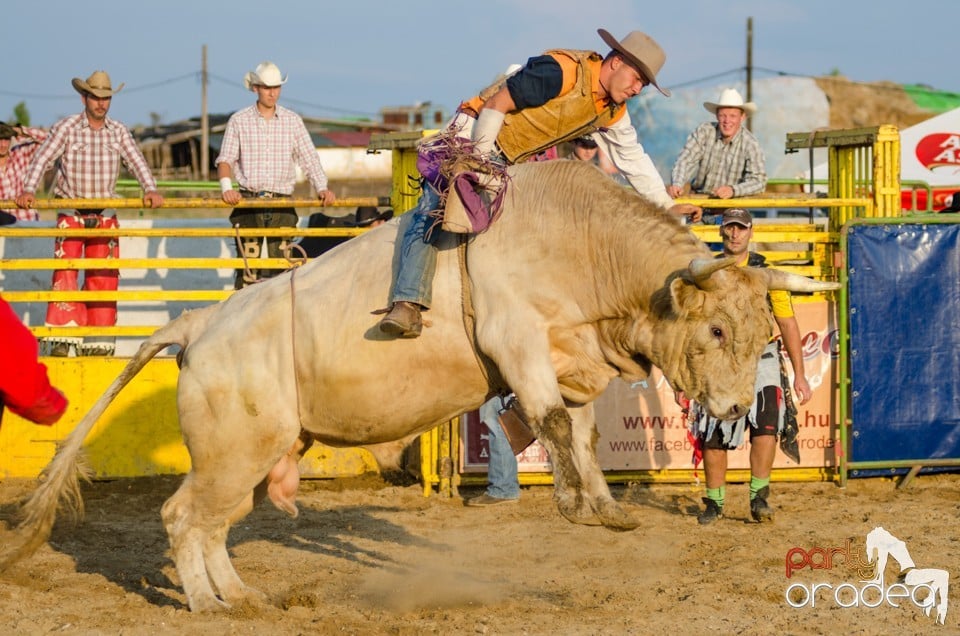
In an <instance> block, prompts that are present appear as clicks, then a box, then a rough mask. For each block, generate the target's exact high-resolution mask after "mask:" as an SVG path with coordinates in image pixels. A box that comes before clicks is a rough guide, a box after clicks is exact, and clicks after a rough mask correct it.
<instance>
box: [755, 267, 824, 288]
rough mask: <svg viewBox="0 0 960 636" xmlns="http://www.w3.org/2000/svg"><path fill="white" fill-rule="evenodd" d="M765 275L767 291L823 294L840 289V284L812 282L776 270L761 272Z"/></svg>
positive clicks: (799, 276) (797, 275) (803, 277)
mask: <svg viewBox="0 0 960 636" xmlns="http://www.w3.org/2000/svg"><path fill="white" fill-rule="evenodd" d="M761 271H762V272H763V273H764V274H766V275H767V289H771V290H772V289H781V290H784V291H791V292H823V291H834V290H836V289H840V283H828V282H824V281H819V280H813V279H812V278H807V277H806V276H801V275H799V274H791V273H790V272H784V271H780V270H777V269H763V270H761Z"/></svg>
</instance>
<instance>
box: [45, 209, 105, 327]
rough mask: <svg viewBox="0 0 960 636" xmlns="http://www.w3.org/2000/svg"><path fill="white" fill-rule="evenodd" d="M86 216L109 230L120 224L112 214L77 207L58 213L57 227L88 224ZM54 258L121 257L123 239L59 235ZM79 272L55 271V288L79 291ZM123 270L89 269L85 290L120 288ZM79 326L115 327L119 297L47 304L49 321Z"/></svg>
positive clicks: (101, 227)
mask: <svg viewBox="0 0 960 636" xmlns="http://www.w3.org/2000/svg"><path fill="white" fill-rule="evenodd" d="M83 217H87V218H89V219H90V220H91V222H92V224H93V225H95V226H96V227H92V228H91V229H102V230H109V229H113V228H115V227H118V224H117V218H116V217H115V216H112V215H100V214H93V213H91V212H89V211H84V210H77V212H76V213H75V214H67V213H61V214H59V215H57V227H58V228H67V229H75V228H82V227H87V226H85V225H84V222H83ZM53 257H54V258H120V243H119V240H118V239H117V237H115V236H111V237H106V236H100V237H96V238H94V237H90V238H86V237H82V236H79V237H78V236H74V237H71V238H64V237H59V238H57V239H56V240H55V241H54V243H53ZM78 277H79V273H78V270H75V269H58V270H54V272H53V285H52V286H53V289H54V290H55V291H77V282H78ZM119 279H120V272H119V271H118V270H115V269H88V270H86V273H85V274H84V277H83V289H84V291H116V290H117V286H118V285H119V283H120V280H119ZM71 322H72V323H73V324H75V325H77V326H78V327H112V326H113V325H115V324H117V303H116V301H96V302H94V301H90V302H85V303H83V302H76V301H61V302H55V303H50V304H49V305H47V325H50V326H54V327H59V326H62V325H68V324H70V323H71Z"/></svg>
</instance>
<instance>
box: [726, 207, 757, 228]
mask: <svg viewBox="0 0 960 636" xmlns="http://www.w3.org/2000/svg"><path fill="white" fill-rule="evenodd" d="M731 223H736V224H737V225H742V226H743V227H753V217H752V216H750V213H749V212H747V211H746V210H744V209H742V208H730V209H729V210H725V211H724V213H723V220H721V221H720V226H721V227H722V226H724V225H730V224H731Z"/></svg>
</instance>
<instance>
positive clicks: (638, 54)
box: [597, 29, 670, 97]
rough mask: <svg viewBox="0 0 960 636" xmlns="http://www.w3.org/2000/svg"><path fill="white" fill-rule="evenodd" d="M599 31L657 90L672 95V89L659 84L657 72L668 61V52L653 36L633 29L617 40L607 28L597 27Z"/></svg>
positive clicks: (609, 44)
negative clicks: (665, 51) (621, 39)
mask: <svg viewBox="0 0 960 636" xmlns="http://www.w3.org/2000/svg"><path fill="white" fill-rule="evenodd" d="M597 33H599V34H600V37H601V38H602V39H603V41H604V42H606V43H607V46H609V47H610V48H611V49H613V50H614V51H616V52H617V53H619V54H620V55H622V56H623V57H624V59H626V60H627V61H628V62H630V63H631V64H633V65H634V66H635V67H637V68H638V69H640V72H641V73H643V75H644V76H645V77H646V79H647V80H649V81H650V83H651V84H653V85H654V86H656V87H657V90H658V91H660V92H661V93H663V94H664V96H666V97H670V91H669V90H667V89H666V88H661V87H660V85H659V84H657V73H659V72H660V69H661V68H663V63H664V62H666V61H667V54H666V53H664V52H663V49H662V48H660V45H659V44H657V43H656V41H654V39H653V38H652V37H650V36H649V35H647V34H646V33H643V32H641V31H631V32H630V33H628V34H627V37H625V38H623V41H617V39H616V38H615V37H613V36H612V35H610V32H609V31H607V30H606V29H597Z"/></svg>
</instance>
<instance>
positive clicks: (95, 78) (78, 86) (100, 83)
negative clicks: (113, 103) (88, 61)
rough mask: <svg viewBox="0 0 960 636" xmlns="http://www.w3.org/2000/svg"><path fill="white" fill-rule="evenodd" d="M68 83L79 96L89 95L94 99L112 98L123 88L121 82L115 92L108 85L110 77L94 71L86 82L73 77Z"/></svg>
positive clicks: (110, 85) (103, 72)
mask: <svg viewBox="0 0 960 636" xmlns="http://www.w3.org/2000/svg"><path fill="white" fill-rule="evenodd" d="M70 83H71V84H73V88H74V89H75V90H76V91H77V92H78V93H80V94H81V95H83V94H84V93H90V94H91V95H94V96H96V97H113V95H114V94H115V93H119V92H120V89H122V88H123V82H121V83H120V86H117V88H116V90H114V89H113V85H112V84H111V83H110V76H109V75H107V72H106V71H94V72H93V74H91V75H90V77H88V78H87V79H86V80H82V79H80V78H79V77H74V78H73V79H72V80H70Z"/></svg>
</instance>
